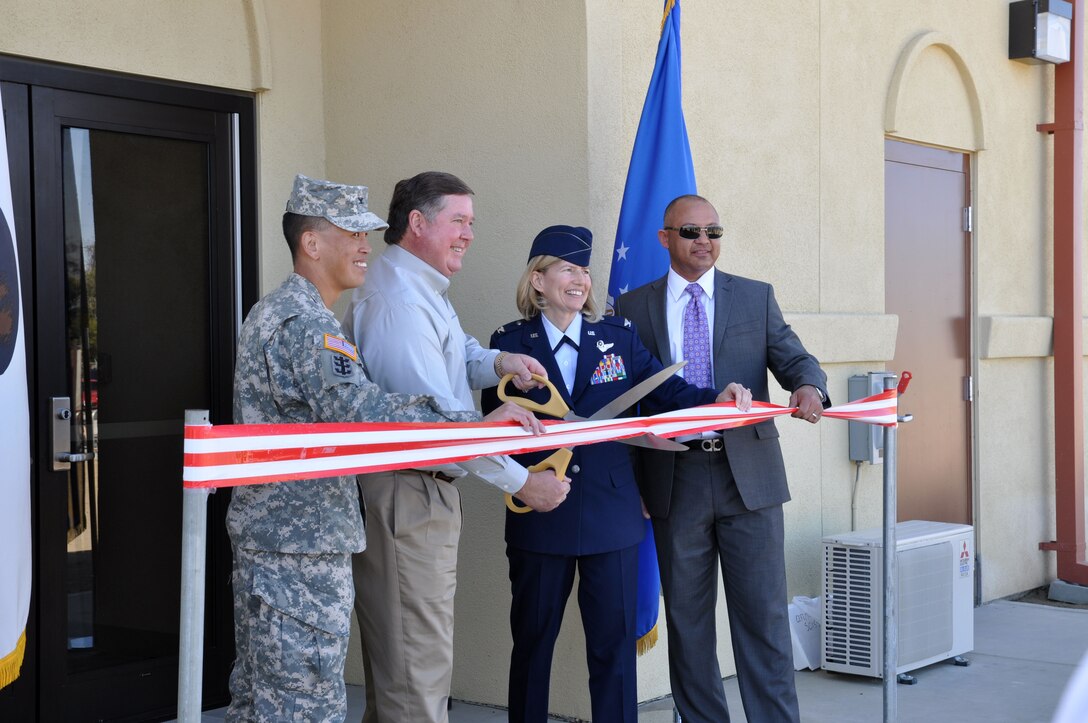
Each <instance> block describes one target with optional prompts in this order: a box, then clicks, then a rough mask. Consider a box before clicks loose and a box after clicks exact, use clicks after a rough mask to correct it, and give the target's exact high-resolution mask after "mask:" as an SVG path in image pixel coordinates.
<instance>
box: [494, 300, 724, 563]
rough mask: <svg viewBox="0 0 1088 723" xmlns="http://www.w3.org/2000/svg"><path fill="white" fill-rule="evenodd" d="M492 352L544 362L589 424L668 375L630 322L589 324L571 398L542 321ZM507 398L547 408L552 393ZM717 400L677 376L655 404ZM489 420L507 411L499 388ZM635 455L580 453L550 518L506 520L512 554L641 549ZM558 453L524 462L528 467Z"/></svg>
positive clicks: (625, 449) (511, 332)
mask: <svg viewBox="0 0 1088 723" xmlns="http://www.w3.org/2000/svg"><path fill="white" fill-rule="evenodd" d="M491 348H492V349H500V350H502V351H508V352H512V353H518V354H528V355H529V356H531V357H533V358H535V359H537V360H538V361H539V362H540V363H541V364H542V365H544V368H545V369H547V371H548V378H549V379H550V380H551V381H552V383H553V384H554V385H555V388H556V389H558V390H559V392H560V394H561V395H562V396H563V401H564V402H566V404H567V406H568V407H570V408H571V410H573V411H574V413H575V414H578V415H580V416H583V417H588V416H590V415H591V414H593V413H594V412H596V411H597V410H598V409H600V408H601V407H603V406H604V405H606V404H608V403H609V402H611V401H612V400H613V399H615V398H616V397H618V396H619V395H620V394H622V393H623V392H625V391H627V390H628V389H630V388H631V387H632V386H634V385H635V384H638V383H639V382H640V381H642V380H643V379H645V378H646V377H649V376H651V375H653V374H655V373H656V372H658V371H660V369H661V363H660V362H659V361H658V360H657V359H656V358H655V357H654V356H653V355H652V354H651V353H650V352H649V351H648V350H647V349H646V347H645V346H643V344H642V342H641V341H640V340H639V336H638V334H637V333H636V332H635V328H634V326H633V325H632V324H631V322H629V321H627V320H626V319H622V318H619V317H605V318H604V319H602V320H601V321H599V322H597V323H592V324H591V323H589V322H584V323H583V324H582V338H581V340H580V341H579V344H578V364H577V367H576V370H575V376H574V389H573V392H572V393H571V394H569V395H568V394H567V389H566V385H564V384H563V376H562V374H561V373H560V371H559V367H558V366H557V365H556V363H555V357H554V355H553V354H552V350H551V348H550V347H549V345H548V335H547V333H546V332H545V331H544V325H543V323H542V322H541V320H540V317H539V316H538V317H535V318H533V319H531V320H529V321H523V320H519V321H514V322H511V323H509V324H506V325H505V326H503V327H500V328H499V329H498V330H496V331H495V333H494V334H493V335H492V336H491ZM507 394H509V395H511V396H513V395H519V396H528V397H529V398H531V399H533V400H535V401H537V402H541V403H543V402H546V401H547V394H548V392H547V390H544V389H535V390H532V391H530V392H528V393H523V392H520V391H518V390H517V388H516V387H515V386H514V385H513V384H509V385H507ZM716 397H717V393H716V392H715V391H714V390H712V389H699V388H698V387H694V386H691V385H690V384H688V383H687V382H685V381H684V380H683V379H682V378H681V377H679V376H673V377H672V378H670V379H669V380H667V381H666V382H665V383H664V384H662V385H661V386H659V387H658V388H657V389H656V390H654V392H652V393H651V395H650V396H649V397H648V398H647V399H648V401H651V402H652V403H653V406H654V407H655V408H656V409H658V410H659V411H667V410H670V409H681V408H686V407H694V406H698V405H700V404H709V403H711V402H713V401H714V400H715V398H716ZM482 403H483V408H484V411H485V412H490V411H491V410H493V409H495V408H496V407H497V406H499V400H498V396H497V393H496V389H495V387H491V388H490V389H485V390H484V392H483V398H482ZM632 449H633V448H632V447H631V446H629V445H626V444H620V443H619V442H600V443H598V444H593V445H586V446H581V447H575V448H574V450H573V452H574V457H573V459H571V462H570V466H569V467H568V468H567V476H568V477H570V478H571V491H570V495H569V496H568V497H567V499H566V500H565V501H564V502H563V503H562V504H561V505H559V507H557V508H556V509H554V510H552V511H550V512H529V513H526V514H520V515H519V514H514V513H512V512H509V511H507V513H506V542H507V544H509V545H511V546H512V547H516V548H519V549H522V550H529V551H531V552H541V553H547V554H554V555H594V554H597V553H601V552H610V551H613V550H620V549H623V548H625V547H630V546H631V545H636V544H638V543H639V542H640V541H641V540H642V537H643V535H644V533H645V526H644V522H643V518H642V506H641V504H640V502H639V490H638V485H637V484H636V483H635V474H634V468H633V455H632V452H631V451H632ZM551 453H552V452H551V451H545V452H535V453H530V454H521V455H516V456H515V458H516V459H517V460H518V461H519V462H521V463H522V464H523V465H525V466H526V467H528V466H530V465H533V464H536V463H537V462H540V461H541V460H543V459H544V458H545V457H547V456H549V455H550V454H551Z"/></svg>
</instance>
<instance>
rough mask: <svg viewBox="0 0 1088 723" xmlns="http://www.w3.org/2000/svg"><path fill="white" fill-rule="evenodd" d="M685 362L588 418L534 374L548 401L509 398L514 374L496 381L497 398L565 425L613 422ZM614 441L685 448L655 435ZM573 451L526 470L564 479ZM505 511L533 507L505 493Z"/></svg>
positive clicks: (561, 450) (562, 449)
mask: <svg viewBox="0 0 1088 723" xmlns="http://www.w3.org/2000/svg"><path fill="white" fill-rule="evenodd" d="M685 364H687V362H686V361H682V362H677V363H676V364H673V365H672V366H669V367H665V368H664V369H662V370H661V371H659V372H658V373H657V374H654V375H653V376H650V377H647V378H646V379H643V380H642V381H641V382H639V383H638V384H636V385H635V386H633V387H631V388H630V389H628V390H627V391H626V392H624V393H623V394H621V395H619V396H618V397H616V398H615V399H613V400H612V401H611V402H609V403H608V404H606V405H604V406H603V407H601V408H600V409H598V410H597V411H596V412H594V413H593V414H591V415H590V416H588V417H580V416H578V415H577V414H575V413H574V412H572V411H570V407H568V406H567V403H566V402H564V401H563V397H562V396H561V395H560V394H559V390H557V389H556V388H555V386H554V385H553V384H552V383H551V382H550V381H548V380H547V379H546V378H544V377H542V376H538V375H536V374H534V375H533V379H534V380H535V381H537V382H540V383H541V384H543V385H544V388H545V389H547V390H548V401H547V402H545V403H543V404H540V403H538V402H534V401H533V400H531V399H526V398H525V397H511V396H508V395H507V394H506V385H507V384H509V383H510V381H511V380H512V379H513V378H514V375H513V374H507V375H506V376H504V377H503V378H502V379H501V380H500V381H499V388H498V395H499V399H500V400H501V401H503V402H513V403H514V404H516V405H518V406H519V407H521V408H523V409H528V410H529V411H530V412H539V413H541V414H548V415H550V416H552V417H558V418H560V419H565V420H567V421H568V422H599V421H601V420H604V419H615V418H616V417H618V416H619V415H620V414H623V413H624V412H625V411H627V410H628V409H629V408H630V407H632V406H633V405H635V404H636V403H637V402H638V401H639V400H641V399H642V398H643V397H645V396H646V395H647V394H649V393H650V392H652V391H653V390H655V389H657V388H658V387H659V386H661V385H662V384H664V383H665V380H666V379H668V378H669V377H671V376H672V375H673V374H675V373H676V372H678V371H680V370H681V369H682V368H683V367H684V365H685ZM616 441H617V442H620V443H622V444H630V445H634V446H636V447H649V448H651V449H663V450H669V451H673V452H676V451H682V450H685V449H687V447H685V446H684V445H682V444H680V443H678V442H674V441H672V440H671V439H665V438H664V437H659V436H657V435H656V434H650V433H647V434H642V435H639V436H637V437H628V438H626V439H617V440H616ZM571 455H572V452H571V451H570V448H569V447H560V448H559V449H557V450H555V452H554V453H552V454H551V455H550V456H549V457H548V458H547V459H545V460H544V461H543V462H538V463H537V464H534V465H533V466H532V467H530V468H529V471H530V472H539V471H541V470H545V469H551V470H555V476H556V477H559V478H560V479H562V478H563V477H566V476H567V465H568V464H570V460H571ZM506 508H507V509H508V510H510V511H511V512H517V513H519V514H521V513H524V512H532V510H533V508H532V507H523V506H521V505H518V504H517V503H516V502H515V501H514V497H513V495H511V494H510V493H507V494H506Z"/></svg>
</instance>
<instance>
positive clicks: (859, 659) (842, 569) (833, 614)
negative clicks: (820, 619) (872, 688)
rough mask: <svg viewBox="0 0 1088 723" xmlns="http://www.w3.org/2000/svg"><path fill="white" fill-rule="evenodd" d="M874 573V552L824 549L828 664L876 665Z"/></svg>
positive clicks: (825, 633)
mask: <svg viewBox="0 0 1088 723" xmlns="http://www.w3.org/2000/svg"><path fill="white" fill-rule="evenodd" d="M874 574H875V572H874V569H873V555H872V550H871V549H868V548H861V547H847V546H843V545H825V546H824V591H825V599H824V605H825V606H826V612H825V616H826V625H824V628H823V638H824V641H823V642H824V660H825V661H828V662H832V663H836V664H839V665H849V666H858V667H861V668H865V669H869V668H871V667H872V666H873V655H874V651H873V649H872V644H871V642H870V641H871V640H872V639H873V633H874V630H873V625H874V622H875V621H874V620H873V604H872V603H873V599H872V598H873V589H874V586H873V575H874Z"/></svg>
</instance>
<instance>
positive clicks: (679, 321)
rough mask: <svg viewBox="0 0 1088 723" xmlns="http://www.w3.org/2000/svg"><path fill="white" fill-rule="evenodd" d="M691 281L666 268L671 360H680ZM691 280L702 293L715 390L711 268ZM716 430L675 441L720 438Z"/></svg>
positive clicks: (670, 268)
mask: <svg viewBox="0 0 1088 723" xmlns="http://www.w3.org/2000/svg"><path fill="white" fill-rule="evenodd" d="M689 283H691V282H690V281H688V280H687V279H685V278H684V277H683V276H681V275H680V274H678V273H676V271H674V270H673V268H672V267H671V266H670V267H669V277H668V279H667V280H666V282H665V284H666V287H667V288H666V290H665V320H666V322H667V323H668V327H669V353H670V354H672V360H673V363H674V364H675V363H676V362H680V361H684V309H685V308H686V307H687V305H688V303H689V302H690V301H691V294H689V293H688V292H687V288H688V284H689ZM695 283H697V284H699V286H702V287H703V295H702V296H701V297H700V298H699V302H700V303H701V304H702V305H703V313H705V314H706V323H707V338H708V339H710V345H711V354H710V360H711V364H710V383H711V386H713V387H714V388H715V389H717V386H716V382H715V380H714V353H713V352H714V269H713V268H711V269H709V270H708V271H707V272H706V273H705V274H703V275H702V276H700V277H699V278H698V279H696V280H695ZM683 374H684V372H683V370H681V371H680V375H681V376H683ZM720 436H721V433H719V432H702V433H700V434H686V435H683V436H680V437H677V438H676V441H677V442H687V441H688V440H691V439H700V438H710V437H720Z"/></svg>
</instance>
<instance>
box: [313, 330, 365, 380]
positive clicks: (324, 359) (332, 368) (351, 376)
mask: <svg viewBox="0 0 1088 723" xmlns="http://www.w3.org/2000/svg"><path fill="white" fill-rule="evenodd" d="M333 338H334V339H335V338H336V337H333ZM321 377H322V379H323V380H324V382H325V386H333V385H336V384H344V383H351V384H361V383H362V380H363V367H362V365H361V364H360V363H359V362H358V361H357V360H356V359H354V358H353V357H350V356H348V355H347V354H345V353H344V352H343V351H340V350H338V349H323V350H322V351H321Z"/></svg>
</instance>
